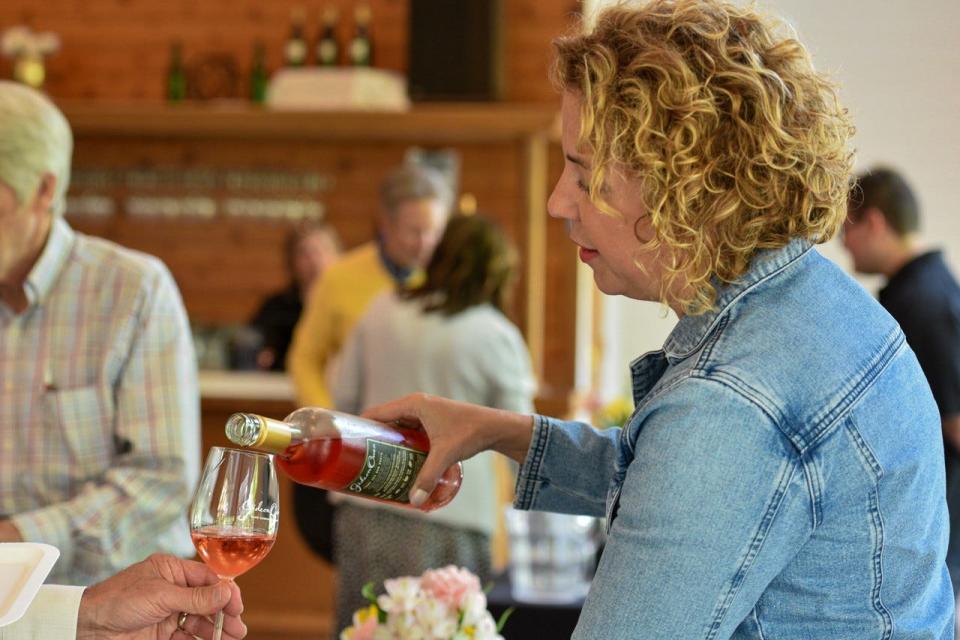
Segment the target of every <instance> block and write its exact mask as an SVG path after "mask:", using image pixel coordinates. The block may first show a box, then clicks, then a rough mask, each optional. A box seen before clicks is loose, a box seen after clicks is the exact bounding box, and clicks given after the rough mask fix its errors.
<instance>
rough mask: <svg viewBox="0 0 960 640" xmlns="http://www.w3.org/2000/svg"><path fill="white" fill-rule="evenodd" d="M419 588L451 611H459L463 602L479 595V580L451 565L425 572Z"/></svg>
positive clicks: (464, 570)
mask: <svg viewBox="0 0 960 640" xmlns="http://www.w3.org/2000/svg"><path fill="white" fill-rule="evenodd" d="M420 588H421V589H423V591H424V593H427V594H429V595H431V596H433V597H434V598H436V599H437V600H439V601H440V602H443V603H445V604H447V605H448V606H449V607H451V608H453V609H459V608H460V607H461V604H462V603H463V602H464V600H465V599H466V598H467V597H469V596H470V595H472V594H475V593H480V579H479V578H477V576H475V575H473V574H472V573H470V572H469V571H467V570H466V569H463V568H461V567H455V566H453V565H452V564H451V565H447V566H446V567H444V568H442V569H432V570H430V571H425V572H424V574H423V576H422V577H421V578H420Z"/></svg>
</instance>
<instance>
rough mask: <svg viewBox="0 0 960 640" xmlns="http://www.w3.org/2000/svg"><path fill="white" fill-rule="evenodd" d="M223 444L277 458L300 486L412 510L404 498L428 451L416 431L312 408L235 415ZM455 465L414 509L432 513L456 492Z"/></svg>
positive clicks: (457, 474)
mask: <svg viewBox="0 0 960 640" xmlns="http://www.w3.org/2000/svg"><path fill="white" fill-rule="evenodd" d="M226 434H227V439H228V440H230V441H231V442H233V443H234V444H237V445H239V446H241V447H249V448H252V449H258V450H260V451H267V452H270V453H274V454H276V455H277V467H279V469H280V470H281V471H283V472H284V473H285V474H287V475H288V476H289V477H290V478H291V479H292V480H294V481H296V482H299V483H300V484H305V485H310V486H313V487H319V488H321V489H327V490H328V491H339V492H342V493H347V494H351V495H356V496H362V497H365V498H369V499H371V500H377V501H379V502H386V503H390V504H395V505H401V506H405V507H409V508H413V507H412V505H410V500H409V494H410V490H411V489H412V488H413V484H414V482H415V481H416V479H417V474H418V473H419V472H420V467H422V466H423V462H424V460H426V457H427V453H428V452H429V451H430V440H429V439H428V438H427V434H426V433H425V432H424V431H422V430H419V429H410V428H405V427H400V426H393V425H386V424H381V423H379V422H374V421H372V420H366V419H364V418H359V417H357V416H352V415H348V414H345V413H339V412H337V411H329V410H327V409H321V408H317V407H304V408H301V409H297V410H296V411H294V412H293V413H291V414H290V415H289V416H287V417H286V418H284V419H283V421H280V420H273V419H271V418H265V417H263V416H258V415H255V414H252V413H235V414H233V415H232V416H230V418H229V419H228V420H227V426H226ZM462 479H463V467H462V466H461V464H460V463H459V462H458V463H456V464H454V465H452V466H450V467H449V468H448V469H447V470H446V471H445V472H444V474H443V476H442V478H441V479H440V482H439V483H438V484H437V486H436V488H435V489H434V490H433V493H431V494H430V496H429V497H428V498H427V500H426V501H425V502H424V503H423V504H422V505H421V506H420V507H419V509H420V510H421V511H433V510H434V509H437V508H439V507H442V506H443V505H445V504H447V503H448V502H450V500H452V499H453V497H454V496H455V495H456V494H457V491H459V490H460V483H461V481H462Z"/></svg>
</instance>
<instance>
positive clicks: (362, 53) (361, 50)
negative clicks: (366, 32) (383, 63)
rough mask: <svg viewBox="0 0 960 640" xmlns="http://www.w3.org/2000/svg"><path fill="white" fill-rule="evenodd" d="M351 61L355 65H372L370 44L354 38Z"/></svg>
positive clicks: (351, 46)
mask: <svg viewBox="0 0 960 640" xmlns="http://www.w3.org/2000/svg"><path fill="white" fill-rule="evenodd" d="M350 60H351V62H353V64H355V65H368V64H370V43H368V42H367V41H366V40H365V39H363V38H354V40H353V42H351V43H350Z"/></svg>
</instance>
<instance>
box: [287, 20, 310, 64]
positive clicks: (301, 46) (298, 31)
mask: <svg viewBox="0 0 960 640" xmlns="http://www.w3.org/2000/svg"><path fill="white" fill-rule="evenodd" d="M306 21H307V18H306V11H305V10H304V9H303V7H296V8H294V9H293V10H292V11H291V12H290V37H289V38H287V43H286V44H285V45H284V47H283V59H284V61H285V62H286V65H287V66H288V67H302V66H303V65H305V64H306V63H307V39H306V38H305V37H304V35H303V31H304V27H303V25H304V23H305V22H306Z"/></svg>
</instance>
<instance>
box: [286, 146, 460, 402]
mask: <svg viewBox="0 0 960 640" xmlns="http://www.w3.org/2000/svg"><path fill="white" fill-rule="evenodd" d="M451 200H452V195H451V193H450V189H449V188H448V186H447V184H446V182H445V181H444V179H443V177H442V176H441V175H440V174H439V173H437V172H436V171H433V170H431V169H427V168H425V167H419V166H414V165H404V166H402V167H400V168H399V169H397V170H395V171H394V172H393V173H391V174H390V175H389V176H387V178H386V180H384V182H383V184H382V185H381V187H380V216H379V219H378V233H377V238H376V239H375V240H372V241H371V242H368V243H366V244H363V245H361V246H359V247H357V248H355V249H353V250H352V251H350V252H348V253H347V254H345V255H344V256H343V258H342V259H341V260H340V261H339V262H338V263H336V264H334V265H332V266H331V267H330V268H329V269H327V271H325V272H324V274H323V276H322V277H321V278H320V280H319V282H317V283H316V285H315V286H314V287H313V289H312V290H311V292H310V295H309V297H308V299H307V304H306V308H305V309H304V313H303V316H302V317H301V318H300V322H299V323H297V328H296V329H295V330H294V334H293V343H292V344H291V346H290V353H289V354H288V356H287V370H288V371H289V372H290V375H291V376H292V378H293V383H294V386H295V387H296V393H297V401H298V403H299V404H301V405H309V406H318V407H331V406H332V404H331V400H330V392H329V390H328V389H327V384H326V371H327V367H328V365H329V364H330V362H331V359H332V358H333V357H334V356H336V355H337V353H338V352H339V351H340V348H341V347H342V346H343V344H344V342H346V339H347V336H349V335H350V332H351V331H352V330H353V327H354V325H355V324H356V322H357V320H359V319H360V316H362V315H363V313H364V312H365V311H366V310H367V306H368V305H369V304H370V302H371V301H372V300H373V299H374V298H375V297H376V296H377V295H379V294H381V293H383V292H384V291H387V290H389V289H390V288H391V287H401V288H403V287H406V286H408V285H410V284H414V283H415V282H416V281H417V280H418V279H419V278H421V277H422V272H421V270H422V268H423V266H424V265H426V263H427V261H428V260H429V259H430V256H431V255H432V254H433V249H434V247H436V245H437V242H438V241H439V240H440V236H441V235H442V234H443V229H444V226H445V225H446V221H447V217H448V215H449V211H450V203H451Z"/></svg>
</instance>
